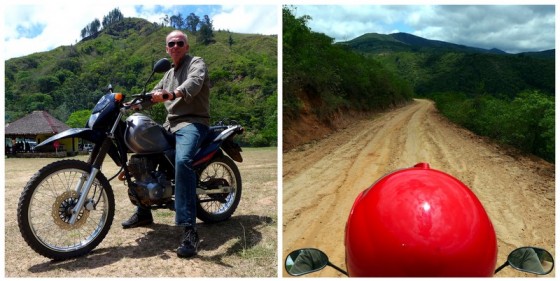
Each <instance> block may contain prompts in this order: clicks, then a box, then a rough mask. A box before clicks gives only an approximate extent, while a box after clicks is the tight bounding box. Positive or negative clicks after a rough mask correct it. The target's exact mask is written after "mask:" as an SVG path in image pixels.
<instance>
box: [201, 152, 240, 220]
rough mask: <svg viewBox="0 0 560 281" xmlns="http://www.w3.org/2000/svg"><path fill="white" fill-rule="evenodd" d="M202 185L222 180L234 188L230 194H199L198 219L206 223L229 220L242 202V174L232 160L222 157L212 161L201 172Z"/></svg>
mask: <svg viewBox="0 0 560 281" xmlns="http://www.w3.org/2000/svg"><path fill="white" fill-rule="evenodd" d="M198 176H199V182H201V183H202V185H203V184H204V183H205V182H206V183H207V182H209V181H216V180H220V181H221V182H224V180H225V182H227V183H228V185H229V186H231V187H233V191H232V192H229V193H217V194H198V195H197V197H198V200H197V209H196V217H197V218H199V219H200V220H202V221H203V222H206V223H213V222H220V221H224V220H227V219H229V218H230V217H231V216H232V215H233V213H234V212H235V209H237V206H238V205H239V200H241V189H242V188H241V174H240V173H239V169H238V168H237V165H235V163H234V162H233V160H231V158H229V157H227V156H225V155H221V156H218V157H215V158H213V159H212V160H210V163H209V164H208V165H206V167H205V168H204V169H203V170H202V171H201V172H200V174H199V175H198Z"/></svg>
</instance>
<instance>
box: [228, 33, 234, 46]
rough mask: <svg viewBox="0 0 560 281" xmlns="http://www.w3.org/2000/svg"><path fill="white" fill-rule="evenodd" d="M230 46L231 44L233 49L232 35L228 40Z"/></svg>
mask: <svg viewBox="0 0 560 281" xmlns="http://www.w3.org/2000/svg"><path fill="white" fill-rule="evenodd" d="M228 44H229V47H230V48H231V45H233V37H231V34H230V35H229V38H228Z"/></svg>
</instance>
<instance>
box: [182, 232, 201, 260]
mask: <svg viewBox="0 0 560 281" xmlns="http://www.w3.org/2000/svg"><path fill="white" fill-rule="evenodd" d="M198 243H199V240H198V233H197V232H196V228H194V227H186V228H185V234H184V235H183V241H182V242H181V245H179V248H177V256H178V257H180V258H190V257H192V256H194V255H196V253H197V252H198Z"/></svg>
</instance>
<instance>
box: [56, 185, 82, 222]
mask: <svg viewBox="0 0 560 281" xmlns="http://www.w3.org/2000/svg"><path fill="white" fill-rule="evenodd" d="M79 198H80V196H79V194H78V193H77V192H76V191H66V192H64V193H62V194H60V195H59V196H58V197H56V200H55V201H54V204H53V206H52V217H53V220H54V223H55V224H56V225H58V226H59V227H60V228H62V229H65V230H73V229H77V228H80V227H81V226H82V225H84V223H86V221H87V218H88V216H89V210H87V209H86V208H82V210H80V213H79V214H78V218H77V219H76V223H74V224H73V225H72V224H70V218H71V217H72V209H74V206H76V204H77V203H78V199H79Z"/></svg>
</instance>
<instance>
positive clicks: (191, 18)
mask: <svg viewBox="0 0 560 281" xmlns="http://www.w3.org/2000/svg"><path fill="white" fill-rule="evenodd" d="M186 20H187V30H188V31H190V32H191V33H192V34H195V33H196V31H197V30H198V24H199V23H200V17H198V16H197V15H195V14H194V13H190V15H188V16H187V18H186Z"/></svg>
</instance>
